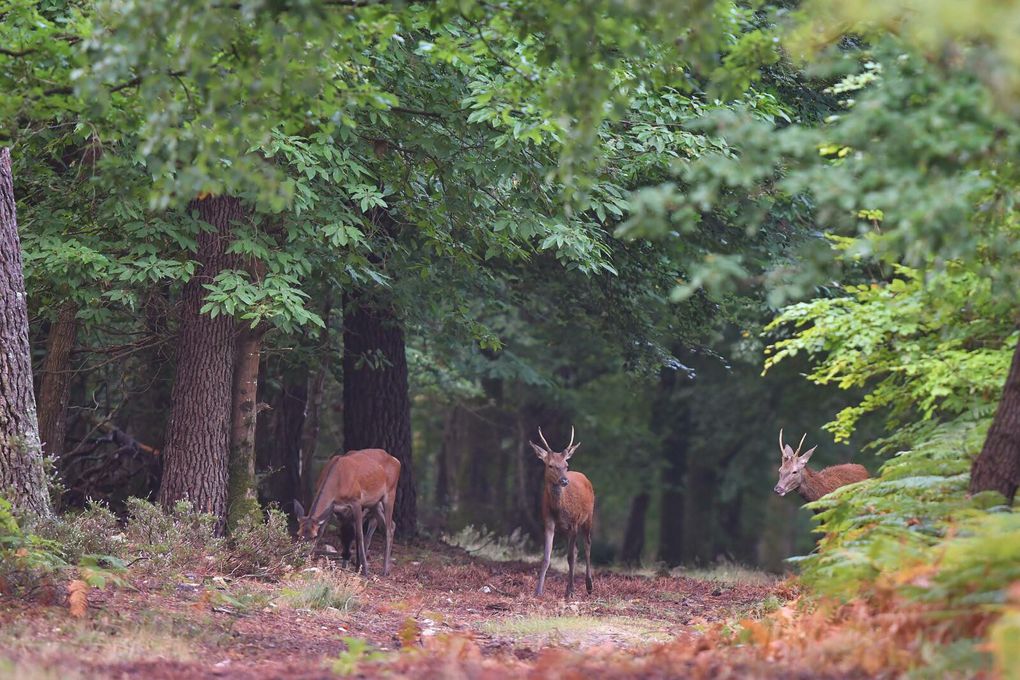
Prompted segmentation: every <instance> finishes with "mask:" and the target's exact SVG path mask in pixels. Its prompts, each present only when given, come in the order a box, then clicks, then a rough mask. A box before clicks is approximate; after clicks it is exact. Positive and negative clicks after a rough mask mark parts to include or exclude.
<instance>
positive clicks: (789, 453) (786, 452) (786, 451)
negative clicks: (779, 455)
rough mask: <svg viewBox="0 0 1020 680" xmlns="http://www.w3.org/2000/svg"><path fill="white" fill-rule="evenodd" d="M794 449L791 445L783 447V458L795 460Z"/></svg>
mask: <svg viewBox="0 0 1020 680" xmlns="http://www.w3.org/2000/svg"><path fill="white" fill-rule="evenodd" d="M793 455H794V454H793V449H792V448H791V447H790V445H789V444H784V445H783V458H793Z"/></svg>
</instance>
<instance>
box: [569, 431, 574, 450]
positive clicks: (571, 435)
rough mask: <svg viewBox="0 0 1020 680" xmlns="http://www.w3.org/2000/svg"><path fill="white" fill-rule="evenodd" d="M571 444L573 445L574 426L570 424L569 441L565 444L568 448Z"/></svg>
mask: <svg viewBox="0 0 1020 680" xmlns="http://www.w3.org/2000/svg"><path fill="white" fill-rule="evenodd" d="M573 445H574V426H573V425H571V426H570V443H569V444H567V448H568V449H569V448H570V447H571V446H573Z"/></svg>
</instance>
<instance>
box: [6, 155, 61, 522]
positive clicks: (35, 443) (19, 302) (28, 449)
mask: <svg viewBox="0 0 1020 680" xmlns="http://www.w3.org/2000/svg"><path fill="white" fill-rule="evenodd" d="M0 497H3V498H6V499H7V500H8V501H10V502H11V503H12V504H13V505H14V507H15V508H17V509H18V510H23V511H29V512H34V513H37V514H40V515H48V514H50V501H49V496H48V494H47V491H46V475H45V472H44V470H43V452H42V444H41V442H40V441H39V422H38V420H37V416H36V410H35V393H34V392H33V391H32V355H31V353H30V350H29V346H28V306H27V302H26V298H25V275H24V272H23V270H22V264H21V241H20V240H19V238H18V218H17V212H16V211H15V207H14V178H13V177H12V175H11V154H10V151H9V150H8V149H6V148H0Z"/></svg>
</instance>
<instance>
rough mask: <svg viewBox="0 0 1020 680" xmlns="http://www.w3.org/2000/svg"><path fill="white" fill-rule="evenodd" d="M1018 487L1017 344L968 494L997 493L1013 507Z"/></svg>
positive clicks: (972, 471)
mask: <svg viewBox="0 0 1020 680" xmlns="http://www.w3.org/2000/svg"><path fill="white" fill-rule="evenodd" d="M1018 484H1020V344H1018V345H1017V347H1016V349H1015V350H1014V352H1013V363H1012V365H1011V366H1010V367H1009V375H1008V376H1007V377H1006V385H1005V387H1004V388H1003V390H1002V399H1000V400H999V407H998V409H996V411H995V419H994V420H992V426H991V427H990V428H989V430H988V436H987V437H986V438H985V444H984V446H983V447H982V448H981V453H980V454H979V455H978V457H977V458H975V459H974V464H973V466H972V467H971V469H970V492H971V493H978V492H979V491H998V492H999V493H1001V494H1002V495H1003V496H1005V497H1006V502H1007V503H1008V504H1010V505H1012V504H1013V498H1014V496H1015V495H1016V489H1017V485H1018Z"/></svg>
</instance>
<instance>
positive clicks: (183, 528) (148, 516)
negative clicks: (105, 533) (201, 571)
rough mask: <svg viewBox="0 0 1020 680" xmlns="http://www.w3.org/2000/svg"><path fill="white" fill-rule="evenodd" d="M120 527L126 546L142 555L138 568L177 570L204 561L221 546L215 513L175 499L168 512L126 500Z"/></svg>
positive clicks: (141, 501)
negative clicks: (140, 564)
mask: <svg viewBox="0 0 1020 680" xmlns="http://www.w3.org/2000/svg"><path fill="white" fill-rule="evenodd" d="M127 508H128V521H127V525H126V527H125V530H124V535H125V537H126V539H127V542H128V546H129V549H130V550H131V551H132V552H133V553H134V555H135V556H136V558H144V559H143V562H144V563H145V564H144V565H143V567H142V568H144V569H146V570H148V571H152V572H166V571H168V570H169V571H171V572H174V571H181V570H184V569H188V568H191V569H194V568H195V566H196V565H199V564H207V563H208V562H209V560H206V557H210V556H214V555H215V554H216V553H217V552H219V550H220V549H221V548H222V546H223V540H222V539H220V538H217V537H216V516H215V515H211V514H208V513H204V512H199V511H197V510H195V509H194V507H193V506H192V505H191V503H190V502H188V501H183V500H182V501H177V503H176V504H175V505H174V508H173V510H172V511H170V512H164V511H163V510H162V509H161V508H160V507H159V506H157V505H154V504H152V503H150V502H148V501H146V500H142V499H140V498H129V499H128V501H127Z"/></svg>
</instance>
